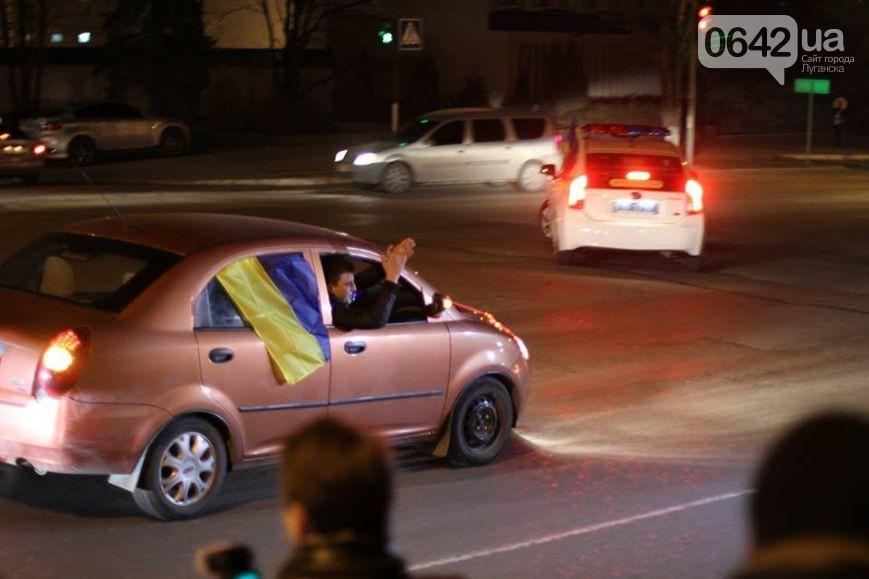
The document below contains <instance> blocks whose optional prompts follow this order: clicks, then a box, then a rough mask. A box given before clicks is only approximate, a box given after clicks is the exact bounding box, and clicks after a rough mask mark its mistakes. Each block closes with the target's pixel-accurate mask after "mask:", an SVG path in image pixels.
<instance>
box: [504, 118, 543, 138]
mask: <svg viewBox="0 0 869 579" xmlns="http://www.w3.org/2000/svg"><path fill="white" fill-rule="evenodd" d="M512 121H513V130H514V131H516V138H517V139H519V140H520V141H530V140H533V139H539V138H540V137H542V136H543V131H544V130H545V129H546V121H545V120H543V119H512Z"/></svg>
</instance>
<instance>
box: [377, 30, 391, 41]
mask: <svg viewBox="0 0 869 579" xmlns="http://www.w3.org/2000/svg"><path fill="white" fill-rule="evenodd" d="M378 34H379V35H380V42H382V43H383V44H392V32H390V31H389V30H381V31H380V32H378Z"/></svg>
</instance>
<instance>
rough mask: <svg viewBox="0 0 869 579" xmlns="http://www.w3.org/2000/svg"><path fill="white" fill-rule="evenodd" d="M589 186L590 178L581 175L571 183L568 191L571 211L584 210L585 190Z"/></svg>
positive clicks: (568, 202)
mask: <svg viewBox="0 0 869 579" xmlns="http://www.w3.org/2000/svg"><path fill="white" fill-rule="evenodd" d="M587 186H588V177H586V176H585V175H580V176H579V177H577V178H575V179H574V180H573V181H571V182H570V187H569V188H568V190H567V205H568V207H570V208H571V209H582V206H583V204H584V203H585V195H586V190H585V188H586V187H587Z"/></svg>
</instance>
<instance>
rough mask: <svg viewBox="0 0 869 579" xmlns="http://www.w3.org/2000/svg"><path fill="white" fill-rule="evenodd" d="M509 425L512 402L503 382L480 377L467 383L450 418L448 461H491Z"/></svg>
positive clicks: (466, 463)
mask: <svg viewBox="0 0 869 579" xmlns="http://www.w3.org/2000/svg"><path fill="white" fill-rule="evenodd" d="M512 427H513V403H512V401H511V400H510V394H509V393H508V392H507V389H506V388H505V387H504V385H503V384H502V383H501V382H499V381H498V380H495V379H494V378H482V379H480V380H477V381H476V382H475V383H474V384H472V385H471V386H469V387H468V388H467V389H466V390H465V392H464V393H463V394H462V395H461V397H460V398H459V401H458V402H457V403H456V405H455V407H454V408H453V413H452V417H451V419H450V450H449V453H448V454H447V458H448V459H449V461H450V462H451V463H453V464H455V465H460V466H476V465H482V464H487V463H490V462H492V461H493V460H495V458H496V457H497V456H498V454H499V453H500V452H501V450H502V449H503V448H504V445H505V444H507V440H508V439H509V438H510V429H511V428H512Z"/></svg>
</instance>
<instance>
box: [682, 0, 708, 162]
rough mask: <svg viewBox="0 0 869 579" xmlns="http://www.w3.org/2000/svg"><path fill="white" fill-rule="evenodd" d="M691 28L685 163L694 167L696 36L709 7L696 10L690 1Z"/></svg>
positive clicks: (695, 6) (695, 4)
mask: <svg viewBox="0 0 869 579" xmlns="http://www.w3.org/2000/svg"><path fill="white" fill-rule="evenodd" d="M689 11H690V14H691V19H692V23H693V26H692V27H691V52H690V54H689V55H688V111H687V113H686V115H685V161H686V162H687V163H688V166H689V167H693V166H694V141H695V140H696V138H697V36H698V26H699V25H700V21H701V20H703V19H704V18H705V17H707V16H709V15H710V14H712V7H711V6H703V7H701V8H700V9H699V10H698V9H697V0H691V7H690V9H689Z"/></svg>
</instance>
